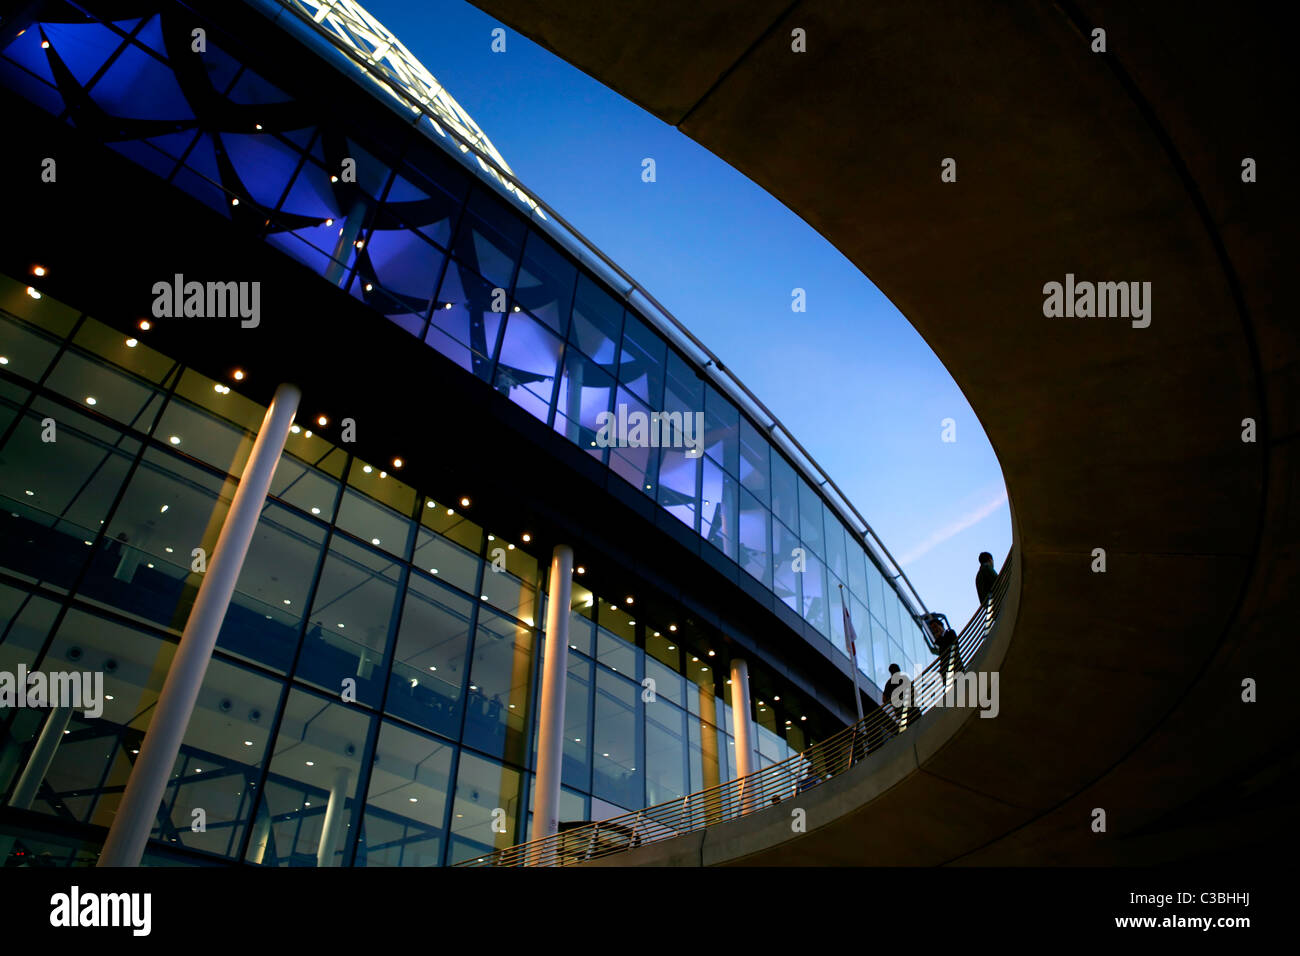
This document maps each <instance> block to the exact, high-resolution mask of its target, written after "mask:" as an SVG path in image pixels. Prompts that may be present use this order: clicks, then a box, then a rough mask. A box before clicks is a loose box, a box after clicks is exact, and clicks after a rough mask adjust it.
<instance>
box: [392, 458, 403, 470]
mask: <svg viewBox="0 0 1300 956" xmlns="http://www.w3.org/2000/svg"><path fill="white" fill-rule="evenodd" d="M393 467H394V468H401V467H402V459H400V458H394V459H393Z"/></svg>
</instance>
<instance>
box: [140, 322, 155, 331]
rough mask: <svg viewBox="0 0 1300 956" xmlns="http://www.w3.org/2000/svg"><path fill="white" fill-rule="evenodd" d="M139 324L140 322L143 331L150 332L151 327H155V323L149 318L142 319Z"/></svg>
mask: <svg viewBox="0 0 1300 956" xmlns="http://www.w3.org/2000/svg"><path fill="white" fill-rule="evenodd" d="M139 324H140V329H141V331H144V332H148V331H149V330H150V329H152V328H153V323H152V322H150V321H149V320H148V319H141V320H140V323H139Z"/></svg>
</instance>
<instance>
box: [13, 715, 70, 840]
mask: <svg viewBox="0 0 1300 956" xmlns="http://www.w3.org/2000/svg"><path fill="white" fill-rule="evenodd" d="M71 720H72V708H71V707H55V708H54V709H53V710H51V711H50V716H49V717H47V718H45V727H44V728H42V730H41V736H40V737H39V738H38V739H37V741H36V746H35V747H34V748H33V749H32V755H31V756H30V757H28V758H27V766H26V767H25V768H24V769H23V775H22V776H21V777H19V778H18V786H16V787H14V792H13V793H12V794H11V795H10V797H9V806H11V807H17V808H18V809H19V810H30V809H31V808H32V803H33V801H35V799H36V792H37V791H38V790H40V788H41V781H43V780H44V779H45V775H46V774H47V773H49V772H50V764H52V763H54V754H55V753H56V752H57V751H58V749H59V744H60V743H62V742H63V732H64V731H65V730H67V729H68V723H69V721H71ZM0 862H2V861H0Z"/></svg>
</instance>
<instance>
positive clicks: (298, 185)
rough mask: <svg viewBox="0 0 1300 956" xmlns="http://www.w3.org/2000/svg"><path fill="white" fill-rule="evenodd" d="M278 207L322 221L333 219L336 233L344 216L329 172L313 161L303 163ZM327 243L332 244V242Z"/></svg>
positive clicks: (296, 214) (331, 246) (331, 245)
mask: <svg viewBox="0 0 1300 956" xmlns="http://www.w3.org/2000/svg"><path fill="white" fill-rule="evenodd" d="M280 209H281V210H282V211H284V212H287V213H292V214H293V215H295V216H314V217H316V218H318V219H320V220H322V221H324V220H326V219H334V220H335V221H337V222H338V223H339V225H337V226H334V229H335V231H336V234H337V230H338V229H340V228H342V222H343V218H344V217H343V215H342V214H341V211H340V209H339V206H338V203H337V202H336V201H335V198H334V187H333V185H332V184H331V183H330V178H329V174H328V173H326V172H325V170H323V169H321V168H320V167H319V166H317V165H316V164H315V163H311V162H309V163H304V164H303V167H302V169H300V170H299V171H298V175H297V176H295V177H294V180H293V185H292V186H290V187H289V195H287V196H286V197H285V199H284V203H283V204H282V205H281V206H280ZM329 245H330V248H333V246H334V244H333V242H331V243H330V244H329Z"/></svg>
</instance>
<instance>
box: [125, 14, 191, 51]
mask: <svg viewBox="0 0 1300 956" xmlns="http://www.w3.org/2000/svg"><path fill="white" fill-rule="evenodd" d="M135 39H136V40H137V41H138V42H140V43H143V44H144V45H145V46H147V47H148V48H149V49H151V50H153V51H154V52H155V53H157V54H158V55H159V56H163V57H165V56H167V44H166V43H165V42H163V32H162V17H161V16H159V15H158V14H156V13H155V14H154V15H153V16H151V17H150V18H149V22H148V23H146V24H145V25H144V26H142V27H141V28H140V32H139V33H137V34H136V35H135ZM206 56H207V55H206V54H204V57H205V58H206Z"/></svg>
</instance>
